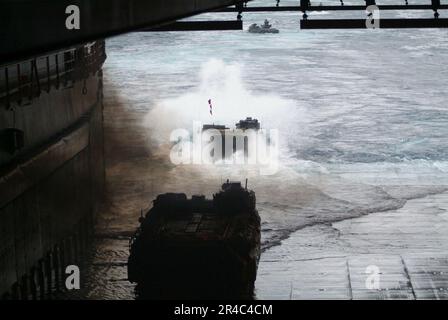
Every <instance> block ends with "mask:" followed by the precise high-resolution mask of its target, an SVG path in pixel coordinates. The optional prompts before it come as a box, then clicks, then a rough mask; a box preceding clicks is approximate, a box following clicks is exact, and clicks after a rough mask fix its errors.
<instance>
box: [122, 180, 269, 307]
mask: <svg viewBox="0 0 448 320" xmlns="http://www.w3.org/2000/svg"><path fill="white" fill-rule="evenodd" d="M130 253H131V254H130V257H129V261H128V276H129V280H130V281H131V282H135V283H137V288H136V291H137V294H138V296H139V297H140V298H212V299H213V298H250V297H251V296H252V294H253V287H254V282H255V278H256V273H257V267H258V260H259V257H260V217H259V215H258V212H257V211H256V208H255V194H254V192H253V191H248V190H247V189H244V188H242V187H241V184H240V183H225V184H224V185H223V189H222V190H221V191H220V192H219V193H217V194H215V195H214V196H213V199H212V200H208V199H206V198H205V197H204V196H193V197H192V198H191V199H187V197H186V195H185V194H163V195H159V196H158V197H157V199H156V200H155V201H154V206H153V208H152V209H151V210H149V212H148V213H147V214H146V216H145V217H144V218H142V219H141V225H140V228H139V229H138V231H137V233H136V235H135V236H134V237H133V238H132V240H131V246H130Z"/></svg>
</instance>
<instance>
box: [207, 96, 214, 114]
mask: <svg viewBox="0 0 448 320" xmlns="http://www.w3.org/2000/svg"><path fill="white" fill-rule="evenodd" d="M208 105H209V106H210V114H211V115H213V106H212V99H208Z"/></svg>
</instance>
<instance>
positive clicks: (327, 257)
mask: <svg viewBox="0 0 448 320" xmlns="http://www.w3.org/2000/svg"><path fill="white" fill-rule="evenodd" d="M436 198H437V199H436ZM435 202H438V203H441V202H442V203H446V204H447V206H448V194H447V193H444V194H439V195H432V196H428V197H425V198H421V199H415V200H410V201H408V203H407V204H406V205H405V206H404V207H403V208H401V209H399V210H393V211H387V212H382V213H373V214H369V215H367V216H363V217H360V218H355V219H349V220H344V221H341V222H337V223H333V224H322V225H315V226H312V227H308V228H305V229H302V230H300V231H298V232H296V233H295V234H293V235H292V236H291V237H290V238H288V239H287V240H285V241H283V242H282V244H281V245H280V246H277V247H273V248H271V249H269V250H267V251H266V252H264V254H263V255H262V258H261V262H260V267H259V270H258V278H257V282H256V294H257V298H258V299H448V250H447V249H448V241H447V240H448V212H447V211H446V210H438V211H437V210H434V205H433V203H435ZM439 206H440V205H439ZM439 209H440V208H439ZM369 266H373V267H370V268H371V269H370V270H369V269H367V268H368V267H369ZM375 266H376V267H377V268H378V269H376V270H377V271H376V272H378V276H379V278H377V279H379V289H375V288H374V289H369V288H372V287H371V286H370V285H366V281H367V282H368V284H371V283H372V282H370V281H369V280H371V279H372V277H370V278H369V276H371V275H372V273H366V271H370V272H375V268H376V267H375Z"/></svg>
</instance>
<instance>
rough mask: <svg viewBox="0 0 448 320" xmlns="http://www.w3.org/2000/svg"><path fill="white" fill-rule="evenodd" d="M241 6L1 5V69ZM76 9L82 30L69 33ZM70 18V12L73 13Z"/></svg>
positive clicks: (29, 0) (56, 1) (8, 1)
mask: <svg viewBox="0 0 448 320" xmlns="http://www.w3.org/2000/svg"><path fill="white" fill-rule="evenodd" d="M237 2H238V1H235V0H196V1H193V0H126V1H123V0H95V1H92V0H1V2H0V43H1V46H0V64H3V63H4V62H12V61H15V60H19V59H21V58H26V57H29V56H32V55H36V54H40V53H43V52H48V51H49V50H53V49H59V48H62V47H68V46H72V45H76V44H79V43H84V42H87V41H92V40H96V39H102V38H105V37H108V36H113V35H117V34H120V33H125V32H129V31H133V30H138V29H143V28H148V27H152V26H157V25H163V24H166V23H169V22H173V21H176V20H178V19H182V18H185V17H189V16H192V15H195V14H199V13H203V12H207V11H212V10H216V9H220V8H225V7H227V6H230V5H232V4H235V3H237ZM70 5H76V6H77V7H78V8H79V13H80V28H79V29H70V30H69V29H67V28H66V19H67V17H69V14H67V13H66V9H67V7H68V6H70ZM69 12H70V11H69Z"/></svg>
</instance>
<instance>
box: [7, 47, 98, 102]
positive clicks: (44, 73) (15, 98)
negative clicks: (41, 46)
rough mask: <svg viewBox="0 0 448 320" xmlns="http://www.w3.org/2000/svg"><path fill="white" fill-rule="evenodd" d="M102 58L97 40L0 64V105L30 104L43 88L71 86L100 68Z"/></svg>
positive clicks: (57, 88) (45, 89) (44, 89)
mask: <svg viewBox="0 0 448 320" xmlns="http://www.w3.org/2000/svg"><path fill="white" fill-rule="evenodd" d="M105 59H106V52H105V44H104V41H96V42H93V43H88V44H85V45H82V46H78V47H74V48H70V49H68V50H65V51H59V52H56V53H51V54H48V55H44V56H39V57H35V58H32V59H28V60H24V61H21V62H17V63H14V64H8V65H3V66H0V106H3V107H5V108H6V109H11V108H14V107H16V106H26V105H30V104H31V103H32V101H33V99H34V98H36V97H39V96H40V95H41V93H42V92H43V91H44V92H47V93H49V92H50V91H51V90H54V89H56V90H59V89H61V88H71V87H73V85H74V83H75V82H76V81H82V80H85V79H87V78H88V77H89V75H91V74H95V73H96V72H97V71H99V70H100V69H101V66H102V64H103V62H104V60H105ZM83 91H84V90H83ZM84 93H85V92H84Z"/></svg>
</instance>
